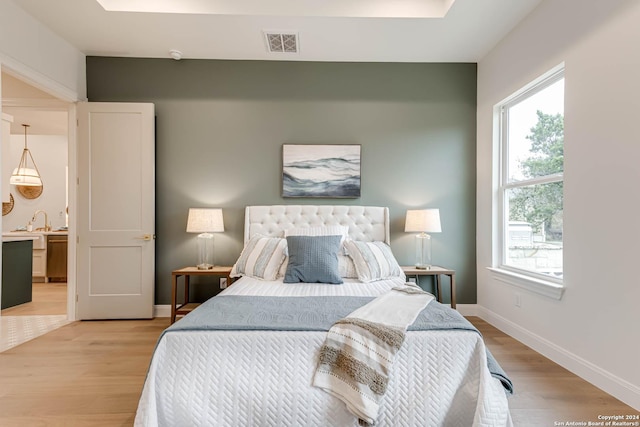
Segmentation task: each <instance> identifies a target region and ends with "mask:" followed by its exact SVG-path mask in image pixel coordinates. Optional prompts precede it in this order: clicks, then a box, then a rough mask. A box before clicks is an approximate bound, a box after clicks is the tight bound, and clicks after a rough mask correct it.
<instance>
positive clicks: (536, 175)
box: [499, 70, 564, 283]
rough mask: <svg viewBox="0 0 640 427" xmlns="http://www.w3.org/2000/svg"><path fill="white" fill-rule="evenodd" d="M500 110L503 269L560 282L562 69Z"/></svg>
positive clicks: (516, 96)
mask: <svg viewBox="0 0 640 427" xmlns="http://www.w3.org/2000/svg"><path fill="white" fill-rule="evenodd" d="M499 111H500V130H501V132H500V154H501V171H500V193H499V198H500V208H501V209H500V212H501V215H500V224H501V230H502V233H501V239H500V240H501V268H504V269H507V270H512V271H514V272H516V273H520V274H524V275H526V276H529V277H534V278H537V279H544V280H545V281H552V282H556V283H561V282H562V275H563V272H562V209H563V172H564V70H560V71H555V72H553V73H552V74H551V75H549V76H546V77H545V78H543V79H541V80H540V81H539V82H537V83H534V84H532V85H530V86H529V87H527V88H525V89H523V90H522V91H520V92H519V93H517V94H515V95H514V96H513V97H511V98H510V99H509V100H507V101H506V102H505V103H503V104H501V105H499Z"/></svg>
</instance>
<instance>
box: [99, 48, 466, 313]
mask: <svg viewBox="0 0 640 427" xmlns="http://www.w3.org/2000/svg"><path fill="white" fill-rule="evenodd" d="M476 69H477V67H476V64H463V63H455V64H412V63H330V62H284V61H273V62H270V61H220V60H181V61H174V60H172V59H142V58H105V57H88V58H87V93H88V98H89V101H102V102H151V103H153V104H155V109H156V234H157V240H156V304H168V303H169V302H170V298H171V271H172V270H174V269H176V268H181V267H184V266H187V265H193V264H194V263H195V259H196V246H195V245H196V244H195V235H192V234H187V233H186V231H185V230H186V221H187V212H188V209H189V208H190V207H220V208H222V209H223V213H224V221H225V229H226V230H225V232H224V233H221V234H217V235H216V238H215V244H216V249H215V262H216V264H221V265H231V264H233V262H234V261H235V260H236V259H237V257H238V255H239V254H240V251H241V249H242V242H243V221H244V208H245V206H247V205H271V204H347V205H375V206H388V207H389V209H390V214H391V246H392V249H393V251H394V253H395V254H396V257H397V259H398V261H399V262H400V263H401V264H406V265H411V264H413V262H414V261H415V259H414V258H415V255H414V254H415V246H414V238H413V235H412V234H411V233H405V232H404V217H405V213H406V210H407V209H416V208H439V209H440V215H441V220H442V229H443V231H442V233H437V234H433V262H434V263H435V264H438V265H443V266H446V267H449V268H453V269H455V270H456V285H457V297H458V303H462V304H473V303H475V302H476V270H475V266H476V249H475V248H476V238H475V236H476V230H475V211H476V202H475V194H476ZM283 144H360V145H361V146H362V158H361V161H362V195H361V197H360V198H359V199H308V198H307V199H289V198H283V197H282V196H281V185H282V184H281V179H282V178H281V177H282V145H283ZM205 280H206V279H205ZM209 280H211V279H209ZM423 282H424V284H425V287H426V288H427V289H429V286H430V283H429V281H428V280H427V279H426V278H425V279H423ZM196 283H197V282H196ZM192 288H198V286H197V285H196V286H192ZM202 288H205V287H202ZM209 288H210V290H206V289H204V290H198V291H194V292H196V293H197V295H196V296H197V297H199V298H200V299H203V298H206V297H208V296H209V295H210V294H212V291H211V289H213V288H214V286H210V287H209ZM215 288H217V286H215ZM444 288H445V289H446V290H445V291H444V294H445V295H444V297H445V301H448V298H449V293H448V286H444Z"/></svg>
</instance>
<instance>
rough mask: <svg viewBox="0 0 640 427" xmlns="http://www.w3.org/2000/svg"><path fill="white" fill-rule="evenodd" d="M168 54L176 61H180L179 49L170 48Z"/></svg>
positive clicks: (180, 53)
mask: <svg viewBox="0 0 640 427" xmlns="http://www.w3.org/2000/svg"><path fill="white" fill-rule="evenodd" d="M169 56H170V57H172V58H173V59H175V60H176V61H180V60H181V59H182V52H180V51H179V50H175V49H172V50H170V51H169Z"/></svg>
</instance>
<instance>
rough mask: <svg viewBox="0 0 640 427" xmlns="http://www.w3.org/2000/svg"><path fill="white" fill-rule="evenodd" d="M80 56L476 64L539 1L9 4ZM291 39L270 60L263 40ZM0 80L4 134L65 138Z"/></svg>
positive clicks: (30, 0) (10, 82)
mask: <svg viewBox="0 0 640 427" xmlns="http://www.w3.org/2000/svg"><path fill="white" fill-rule="evenodd" d="M13 1H14V2H15V3H16V4H17V5H19V6H20V7H22V8H23V9H24V10H25V11H26V12H27V13H29V14H30V15H32V16H33V17H35V18H36V19H37V20H39V21H40V22H41V23H43V24H44V25H46V26H47V27H49V28H50V29H51V30H52V31H53V32H55V33H56V34H58V35H59V36H61V37H62V38H64V39H65V40H67V41H68V42H69V43H70V44H71V45H73V46H75V47H76V48H77V49H78V50H80V51H81V52H83V53H84V54H86V55H88V56H121V57H140V58H170V57H171V54H170V51H171V50H177V51H179V52H180V53H181V57H182V58H183V59H230V60H275V61H278V60H285V61H337V62H341V61H345V62H478V61H479V60H480V59H481V58H482V57H483V56H484V55H485V54H486V53H487V52H489V51H490V50H491V49H492V48H493V47H494V46H495V45H496V44H497V43H498V42H499V41H500V40H501V39H502V38H503V37H504V36H505V35H506V34H507V33H509V31H511V30H512V29H513V28H514V27H515V26H516V25H517V24H518V23H519V22H520V21H521V20H522V19H523V18H524V17H525V16H526V15H527V14H528V13H529V12H531V11H532V10H533V9H534V8H535V7H536V6H537V5H538V4H539V3H540V2H541V1H542V0H517V1H516V0H269V1H268V2H267V1H265V0H56V1H51V0H13ZM266 31H269V32H274V31H275V32H292V33H296V34H297V35H298V46H299V50H298V52H297V53H271V52H269V51H268V49H267V43H266V41H265V36H264V33H265V32H266ZM16 77H17V76H9V75H7V74H6V73H3V74H2V93H3V104H2V105H3V111H4V112H6V113H8V114H11V115H13V116H14V119H15V120H14V125H13V127H12V133H23V129H22V126H21V124H22V123H29V124H31V128H30V129H29V132H30V133H31V134H66V128H67V113H66V106H65V105H63V104H60V103H59V102H57V101H56V100H55V99H54V98H52V97H51V96H49V95H48V94H46V93H44V92H41V91H39V90H38V89H35V88H33V87H31V86H29V85H28V84H26V83H24V82H22V81H21V80H20V79H19V78H16Z"/></svg>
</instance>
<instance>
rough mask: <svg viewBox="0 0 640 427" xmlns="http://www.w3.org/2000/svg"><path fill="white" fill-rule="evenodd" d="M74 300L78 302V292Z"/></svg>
mask: <svg viewBox="0 0 640 427" xmlns="http://www.w3.org/2000/svg"><path fill="white" fill-rule="evenodd" d="M76 302H78V294H76Z"/></svg>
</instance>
